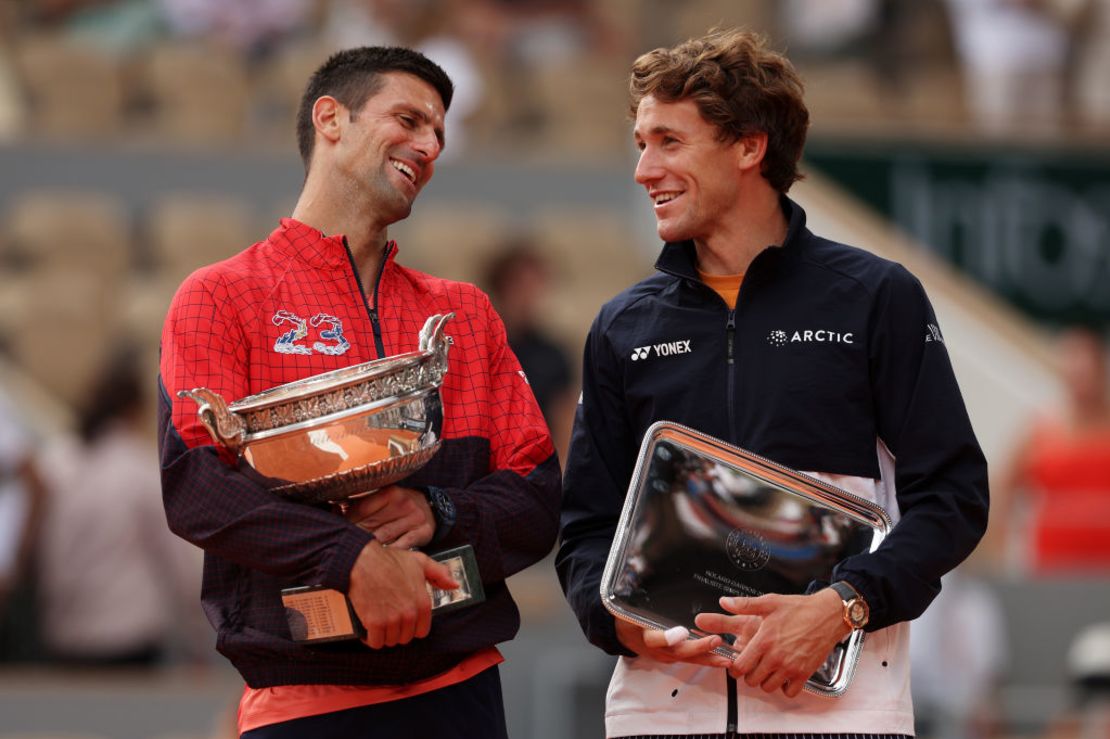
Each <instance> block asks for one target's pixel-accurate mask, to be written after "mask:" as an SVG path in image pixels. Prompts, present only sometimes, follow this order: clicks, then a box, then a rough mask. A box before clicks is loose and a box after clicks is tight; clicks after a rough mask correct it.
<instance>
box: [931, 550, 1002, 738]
mask: <svg viewBox="0 0 1110 739" xmlns="http://www.w3.org/2000/svg"><path fill="white" fill-rule="evenodd" d="M942 584H943V587H942V589H941V591H940V595H938V596H937V597H936V600H934V601H933V602H932V603H930V604H929V608H928V609H926V611H925V613H924V614H922V615H921V616H920V617H919V618H918V619H917V620H916V621H914V625H913V628H914V631H913V639H911V640H910V664H911V679H910V681H911V685H912V686H913V707H914V715H915V717H916V722H917V723H916V727H915V728H916V729H917V736H918V737H920V739H986V737H992V736H997V734H998V727H999V724H1000V722H1001V719H1002V716H1001V706H1000V704H999V696H998V687H999V685H1000V683H1001V681H1002V678H1003V677H1004V672H1005V668H1006V663H1007V656H1008V655H1007V650H1008V648H1009V647H1008V637H1007V634H1006V620H1005V618H1004V617H1003V611H1002V606H1001V605H1000V603H999V602H998V598H997V596H996V595H995V594H994V592H993V591H991V590H990V588H989V587H988V586H987V585H985V584H984V583H982V582H980V581H979V580H977V579H976V578H975V577H974V576H973V575H969V574H967V573H966V572H965V571H964V569H962V568H961V569H956V570H953V571H952V572H950V573H948V574H947V575H945V576H944V578H943V580H942Z"/></svg>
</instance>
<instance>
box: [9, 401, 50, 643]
mask: <svg viewBox="0 0 1110 739" xmlns="http://www.w3.org/2000/svg"><path fill="white" fill-rule="evenodd" d="M34 451H35V450H34V440H33V438H32V436H31V434H30V432H29V431H28V427H27V426H26V425H25V423H24V422H23V420H22V419H21V418H20V416H19V413H18V411H17V410H16V406H15V404H14V403H13V402H12V400H11V399H10V398H9V397H8V396H7V395H6V394H5V393H4V391H3V389H0V662H2V661H21V660H25V659H30V658H33V657H35V656H37V654H36V646H37V645H36V642H37V638H36V633H37V628H36V621H37V614H36V613H35V608H34V601H35V599H34V583H33V582H32V580H31V578H30V575H31V569H32V565H33V556H32V555H33V553H34V545H35V542H36V539H37V538H38V530H39V525H40V522H41V515H42V507H43V502H44V499H45V493H44V490H43V486H42V482H41V476H40V474H39V473H38V470H37V467H36V465H35V463H34V461H33V457H34Z"/></svg>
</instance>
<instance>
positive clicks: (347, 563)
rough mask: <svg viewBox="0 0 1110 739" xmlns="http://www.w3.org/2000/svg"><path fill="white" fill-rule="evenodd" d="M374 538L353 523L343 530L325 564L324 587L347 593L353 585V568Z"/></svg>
mask: <svg viewBox="0 0 1110 739" xmlns="http://www.w3.org/2000/svg"><path fill="white" fill-rule="evenodd" d="M373 540H374V535H373V534H371V533H370V532H369V531H365V530H363V529H360V528H359V527H358V526H354V525H351V526H349V527H348V528H347V530H346V531H344V532H343V534H342V536H341V537H340V539H339V542H338V543H337V544H336V545H335V547H334V548H333V549H332V553H331V556H330V557H328V559H327V561H326V562H325V563H324V566H323V579H322V581H321V582H320V584H321V585H323V586H324V587H328V588H331V589H333V590H338V591H340V592H343V593H346V592H347V588H349V587H350V585H351V569H352V568H353V567H354V566H355V560H357V559H358V555H359V554H361V553H362V550H363V549H364V548H365V547H366V545H367V544H369V543H370V542H372V541H373Z"/></svg>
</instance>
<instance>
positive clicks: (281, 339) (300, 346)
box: [270, 310, 351, 356]
mask: <svg viewBox="0 0 1110 739" xmlns="http://www.w3.org/2000/svg"><path fill="white" fill-rule="evenodd" d="M270 320H271V322H272V323H273V324H274V325H275V326H281V325H282V324H291V325H292V328H290V329H289V330H288V331H285V332H284V333H282V334H281V335H280V336H278V338H277V341H275V342H274V351H275V352H278V353H279V354H312V353H313V351H315V352H317V353H318V354H330V355H333V356H334V355H338V354H343V353H344V352H346V351H347V350H348V349H350V348H351V343H350V342H349V341H347V338H346V337H345V336H343V322H342V321H340V320H339V319H338V318H336V317H335V316H329V315H328V314H327V313H317V314H316V315H314V316H313V317H312V318H310V319H308V320H307V321H306V320H305V319H303V318H301V317H300V316H298V315H297V314H295V313H293V312H291V311H287V310H279V311H278V312H277V313H275V314H274V317H273V318H271V319H270ZM321 325H323V326H324V328H321ZM309 326H312V328H314V329H317V332H318V334H319V337H320V341H315V342H313V343H312V346H311V347H310V346H309V345H308V344H306V343H302V342H303V340H304V339H306V338H307V337H308V327H309ZM325 342H327V343H325Z"/></svg>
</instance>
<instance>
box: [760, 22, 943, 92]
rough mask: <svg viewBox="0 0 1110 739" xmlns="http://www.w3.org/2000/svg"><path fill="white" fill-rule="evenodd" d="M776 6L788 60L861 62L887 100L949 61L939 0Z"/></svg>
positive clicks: (816, 62)
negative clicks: (786, 46) (931, 69)
mask: <svg viewBox="0 0 1110 739" xmlns="http://www.w3.org/2000/svg"><path fill="white" fill-rule="evenodd" d="M776 8H777V10H778V11H779V17H778V22H779V24H780V25H781V27H782V30H783V35H784V37H785V39H786V41H787V43H788V44H789V46H790V52H791V58H796V59H798V60H799V62H800V63H801V64H806V63H810V64H814V65H816V64H828V63H830V62H837V61H858V62H862V63H864V64H866V65H867V67H868V68H869V70H870V72H871V73H872V74H873V76H874V78H875V81H876V82H877V83H878V84H879V90H880V92H882V93H883V94H884V95H885V96H887V97H897V96H902V95H904V94H905V93H906V92H907V91H908V88H909V87H910V86H911V85H912V84H913V75H915V74H919V73H921V72H922V71H923V70H925V69H927V68H930V67H937V66H942V65H944V64H947V63H948V62H949V60H950V58H951V45H950V43H949V38H948V37H949V35H950V30H949V28H948V26H947V16H946V13H945V9H944V6H943V2H942V1H941V0H919V1H918V2H913V3H907V2H903V0H784V1H783V2H781V3H778V4H776Z"/></svg>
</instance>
